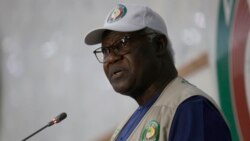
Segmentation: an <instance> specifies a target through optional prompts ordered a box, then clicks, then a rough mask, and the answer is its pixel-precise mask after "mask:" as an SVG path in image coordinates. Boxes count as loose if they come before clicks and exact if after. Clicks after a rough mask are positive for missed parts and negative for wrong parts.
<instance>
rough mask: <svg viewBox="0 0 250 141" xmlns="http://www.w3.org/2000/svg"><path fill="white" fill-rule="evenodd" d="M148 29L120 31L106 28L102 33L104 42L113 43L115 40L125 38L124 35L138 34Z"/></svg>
mask: <svg viewBox="0 0 250 141" xmlns="http://www.w3.org/2000/svg"><path fill="white" fill-rule="evenodd" d="M144 31H146V30H138V31H133V32H119V31H112V30H106V31H105V32H104V33H103V35H102V44H112V43H114V42H115V41H117V40H119V39H121V38H123V37H124V36H136V35H137V34H141V33H143V32H144Z"/></svg>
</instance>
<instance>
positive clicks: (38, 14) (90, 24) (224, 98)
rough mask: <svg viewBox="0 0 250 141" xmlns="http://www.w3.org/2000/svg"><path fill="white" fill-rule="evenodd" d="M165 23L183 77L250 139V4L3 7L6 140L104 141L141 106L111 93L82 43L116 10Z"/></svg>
mask: <svg viewBox="0 0 250 141" xmlns="http://www.w3.org/2000/svg"><path fill="white" fill-rule="evenodd" d="M120 2H122V3H124V2H126V3H138V4H145V5H148V6H150V7H151V8H152V9H154V10H155V11H157V12H158V13H159V14H160V15H161V16H162V17H163V18H164V19H165V22H166V24H167V27H168V33H169V38H170V39H171V40H172V44H173V48H174V51H175V61H176V66H177V67H178V70H179V72H180V75H182V76H183V77H184V78H186V79H188V80H189V81H190V82H191V83H193V84H195V85H196V86H198V87H200V88H201V89H202V90H204V91H205V92H206V93H208V94H209V95H210V96H212V97H213V98H214V99H215V100H216V102H217V103H218V104H219V105H220V107H221V108H222V110H223V112H224V113H225V115H226V118H227V119H228V122H229V125H230V128H231V131H232V134H233V140H234V141H238V140H242V141H243V140H245V141H249V140H250V135H249V134H248V133H247V132H249V131H250V116H249V113H250V112H249V111H250V110H249V109H250V34H249V27H250V26H249V25H250V16H249V15H250V12H249V9H250V8H249V7H250V0H210V1H201V0H188V1H183V0H126V1H125V0H120V1H114V0H105V1H101V0H22V1H20V0H0V140H1V141H15V140H21V139H23V138H25V137H26V136H28V135H29V134H31V133H33V132H34V131H35V130H37V129H39V128H41V127H42V126H44V125H45V124H47V122H48V121H50V120H51V118H52V117H54V116H56V115H58V114H59V113H61V112H66V113H67V114H68V117H67V119H66V120H65V121H63V122H62V123H60V124H58V125H55V126H53V127H50V128H48V129H46V130H44V131H42V132H41V133H39V134H38V135H36V136H34V137H32V139H30V140H34V141H44V140H47V141H50V140H53V141H69V140H74V141H79V140H82V141H106V140H107V138H109V137H110V134H111V133H112V132H113V130H114V129H115V127H116V126H117V124H119V122H120V121H121V120H122V119H124V118H125V117H126V116H128V115H129V114H130V113H132V112H133V111H134V110H135V109H136V108H137V106H138V105H137V104H136V102H135V101H134V100H132V99H131V98H129V97H125V96H122V95H120V94H117V93H115V92H114V91H113V89H112V87H111V86H110V84H109V82H108V81H107V79H106V77H105V75H104V73H103V70H102V65H101V64H100V63H98V61H97V60H96V58H95V56H94V54H93V53H92V51H93V50H94V49H95V48H97V47H98V46H99V45H95V46H87V45H86V44H85V43H84V40H83V39H84V36H85V35H86V34H87V33H88V32H89V31H90V30H91V29H93V28H96V27H99V26H102V24H103V23H104V19H105V18H106V16H107V13H108V12H109V11H110V10H111V9H112V8H113V7H114V6H115V5H116V4H117V3H120Z"/></svg>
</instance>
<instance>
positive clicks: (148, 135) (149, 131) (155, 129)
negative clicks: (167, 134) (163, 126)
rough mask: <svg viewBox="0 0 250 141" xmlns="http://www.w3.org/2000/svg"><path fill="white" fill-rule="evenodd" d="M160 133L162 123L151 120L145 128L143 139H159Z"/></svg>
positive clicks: (147, 140) (148, 140) (152, 140)
mask: <svg viewBox="0 0 250 141" xmlns="http://www.w3.org/2000/svg"><path fill="white" fill-rule="evenodd" d="M159 135H160V124H159V123H158V122H157V121H156V120H151V121H150V122H149V123H148V124H147V125H146V126H145V127H144V129H143V131H142V134H141V141H158V140H159Z"/></svg>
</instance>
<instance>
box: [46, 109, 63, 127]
mask: <svg viewBox="0 0 250 141" xmlns="http://www.w3.org/2000/svg"><path fill="white" fill-rule="evenodd" d="M66 117H67V114H66V113H64V112H63V113H61V114H60V115H58V116H56V117H55V118H53V119H52V121H50V122H49V123H48V126H51V125H54V124H56V123H59V122H61V121H62V120H64V119H65V118H66Z"/></svg>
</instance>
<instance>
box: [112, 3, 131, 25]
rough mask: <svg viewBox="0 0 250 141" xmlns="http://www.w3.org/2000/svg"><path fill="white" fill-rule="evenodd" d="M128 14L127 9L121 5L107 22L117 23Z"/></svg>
mask: <svg viewBox="0 0 250 141" xmlns="http://www.w3.org/2000/svg"><path fill="white" fill-rule="evenodd" d="M126 13H127V8H126V7H125V6H124V5H122V4H119V5H117V7H116V8H115V9H114V10H113V11H112V12H111V14H110V15H109V17H108V20H107V22H108V23H113V22H115V21H118V20H120V19H121V18H123V17H124V16H125V15H126Z"/></svg>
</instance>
